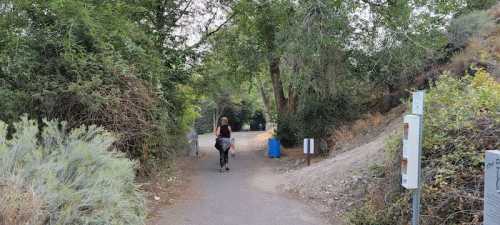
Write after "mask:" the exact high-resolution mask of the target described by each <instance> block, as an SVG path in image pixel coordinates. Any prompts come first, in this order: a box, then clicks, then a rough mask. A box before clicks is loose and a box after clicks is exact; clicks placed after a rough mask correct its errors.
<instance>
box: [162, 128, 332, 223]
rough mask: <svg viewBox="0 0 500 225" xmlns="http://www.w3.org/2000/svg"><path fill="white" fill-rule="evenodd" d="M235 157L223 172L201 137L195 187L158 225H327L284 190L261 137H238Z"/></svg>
mask: <svg viewBox="0 0 500 225" xmlns="http://www.w3.org/2000/svg"><path fill="white" fill-rule="evenodd" d="M233 135H234V137H235V138H236V145H237V148H238V149H237V154H236V158H230V160H229V161H230V168H231V171H230V172H227V173H220V172H219V171H218V152H217V151H216V150H215V149H214V148H213V137H212V136H211V135H202V136H200V148H201V153H202V156H201V158H200V159H197V160H196V159H193V161H194V163H196V164H197V165H196V167H195V169H194V170H195V171H193V172H194V175H193V179H192V182H191V185H190V188H188V190H186V191H185V192H186V193H187V194H185V196H184V197H183V198H182V199H180V200H179V201H178V202H177V203H176V204H174V205H172V206H168V207H167V208H164V209H162V210H161V212H160V218H159V219H158V221H157V223H155V224H157V225H326V224H327V223H326V222H325V221H326V220H324V219H323V218H322V217H321V216H320V214H319V213H318V212H317V211H316V210H314V209H313V208H311V207H310V206H308V205H305V204H304V203H302V202H301V201H299V200H295V199H293V198H290V197H288V196H287V195H286V194H284V193H282V192H281V191H279V189H280V187H281V186H282V184H283V182H285V180H286V179H284V178H283V177H282V176H281V175H278V174H276V173H274V172H273V168H274V166H275V165H276V163H275V162H273V160H271V159H266V157H265V155H264V154H265V152H264V151H263V150H262V149H263V148H264V144H265V143H263V142H264V141H263V140H262V138H258V137H259V135H262V133H261V132H241V133H234V134H233Z"/></svg>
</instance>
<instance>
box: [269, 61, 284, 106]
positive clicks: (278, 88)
mask: <svg viewBox="0 0 500 225" xmlns="http://www.w3.org/2000/svg"><path fill="white" fill-rule="evenodd" d="M269 72H270V74H271V81H272V84H273V91H274V98H275V99H276V106H277V108H278V113H279V114H281V115H283V114H286V113H287V99H286V98H285V93H284V91H283V83H282V82H281V71H280V57H278V56H271V60H270V62H269Z"/></svg>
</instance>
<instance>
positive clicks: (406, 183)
mask: <svg viewBox="0 0 500 225" xmlns="http://www.w3.org/2000/svg"><path fill="white" fill-rule="evenodd" d="M421 118H422V117H421V116H417V115H406V116H405V117H404V137H403V158H402V160H401V185H402V186H403V187H405V188H406V189H417V188H418V187H419V174H420V149H421V147H420V144H421V143H420V134H421V133H420V129H421V121H420V120H421Z"/></svg>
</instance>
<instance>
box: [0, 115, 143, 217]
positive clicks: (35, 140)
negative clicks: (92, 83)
mask: <svg viewBox="0 0 500 225" xmlns="http://www.w3.org/2000/svg"><path fill="white" fill-rule="evenodd" d="M44 123H45V124H44V128H43V131H42V132H39V128H38V127H39V126H38V124H37V122H35V121H33V120H28V119H27V118H26V117H23V118H22V119H21V120H20V121H19V122H17V123H15V124H14V129H15V132H14V133H13V134H12V138H10V139H8V138H7V125H6V124H5V123H4V122H1V121H0V186H2V185H13V184H15V185H16V187H18V188H19V189H18V190H19V191H18V192H19V193H18V194H19V196H18V197H15V196H4V197H2V198H1V200H6V199H8V198H12V197H14V199H31V201H32V202H33V204H31V205H41V207H40V208H41V209H43V210H44V211H43V212H44V214H43V215H40V214H39V213H36V212H33V213H30V214H26V213H25V212H28V211H30V210H32V209H30V208H29V207H31V206H30V204H26V205H8V206H6V207H0V209H1V211H0V218H6V219H7V220H8V219H9V218H12V211H9V209H12V208H19V210H18V211H17V212H14V213H15V214H16V215H14V216H16V217H18V216H20V215H28V216H29V217H31V218H26V221H30V220H33V219H37V222H40V224H43V225H49V224H61V225H65V224H67V225H70V224H71V225H75V224H88V225H90V224H92V225H97V224H102V225H105V224H106V225H108V224H116V225H122V224H136V225H142V224H144V219H145V212H144V200H143V196H142V194H141V192H140V191H139V189H138V186H137V185H136V184H135V181H134V179H135V171H134V166H135V165H134V163H133V162H132V161H130V160H128V159H126V158H125V156H124V155H123V153H118V152H117V151H115V150H113V149H112V143H113V142H114V141H115V138H114V137H113V136H112V135H111V134H110V133H108V132H106V131H105V130H103V129H102V128H100V127H96V126H89V127H84V126H82V127H80V128H77V129H73V130H71V131H69V132H67V131H66V123H59V122H57V121H45V122H44ZM13 179H15V180H17V182H16V183H12V180H13ZM23 190H24V191H23ZM27 192H32V195H27V194H26V193H27ZM7 193H9V192H7ZM2 194H3V193H2ZM13 194H15V193H13ZM5 202H6V203H8V204H17V203H16V201H5ZM35 203H36V204H35ZM40 218H43V219H41V220H40Z"/></svg>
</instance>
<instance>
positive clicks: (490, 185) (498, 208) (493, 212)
mask: <svg viewBox="0 0 500 225" xmlns="http://www.w3.org/2000/svg"><path fill="white" fill-rule="evenodd" d="M484 168H485V176H484V225H499V224H500V151H499V150H494V151H486V160H485V167H484Z"/></svg>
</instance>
